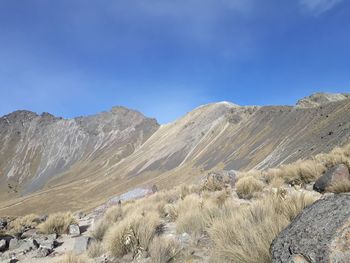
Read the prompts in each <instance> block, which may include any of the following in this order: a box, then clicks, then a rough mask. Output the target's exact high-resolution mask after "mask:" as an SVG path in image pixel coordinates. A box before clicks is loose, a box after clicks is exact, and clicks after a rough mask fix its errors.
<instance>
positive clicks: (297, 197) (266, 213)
mask: <svg viewBox="0 0 350 263" xmlns="http://www.w3.org/2000/svg"><path fill="white" fill-rule="evenodd" d="M314 201H315V199H314V198H313V197H312V196H310V195H305V194H300V193H298V194H294V195H291V196H287V197H286V198H281V197H279V196H268V197H265V199H263V200H259V201H256V202H254V203H253V204H252V205H251V206H248V207H246V206H245V207H241V208H239V209H238V211H237V210H236V212H235V213H226V214H225V215H224V216H220V217H218V218H216V219H215V220H214V222H213V224H212V226H211V227H210V229H209V235H210V237H211V239H212V241H213V243H214V248H213V257H212V262H239V263H264V262H266V263H267V262H271V258H270V253H269V248H270V245H271V243H272V240H273V239H274V238H275V237H276V236H277V235H278V234H279V233H280V231H281V230H283V229H284V228H285V227H286V226H287V225H288V224H289V223H290V222H291V220H292V219H293V218H294V217H295V216H296V215H297V214H298V213H299V212H300V211H301V210H302V209H303V208H305V207H306V206H308V205H310V204H311V203H313V202H314ZM252 248H254V249H252Z"/></svg>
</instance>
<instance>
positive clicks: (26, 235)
mask: <svg viewBox="0 0 350 263" xmlns="http://www.w3.org/2000/svg"><path fill="white" fill-rule="evenodd" d="M36 235H37V231H36V229H29V230H27V231H25V232H24V233H23V234H22V236H21V238H22V239H26V238H34V237H35V236H36Z"/></svg>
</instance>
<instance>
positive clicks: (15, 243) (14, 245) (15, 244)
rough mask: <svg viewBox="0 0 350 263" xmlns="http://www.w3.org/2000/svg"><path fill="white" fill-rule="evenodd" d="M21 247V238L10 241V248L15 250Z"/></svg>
mask: <svg viewBox="0 0 350 263" xmlns="http://www.w3.org/2000/svg"><path fill="white" fill-rule="evenodd" d="M18 247H19V240H18V239H17V238H12V239H11V240H10V242H9V250H13V249H16V248H18Z"/></svg>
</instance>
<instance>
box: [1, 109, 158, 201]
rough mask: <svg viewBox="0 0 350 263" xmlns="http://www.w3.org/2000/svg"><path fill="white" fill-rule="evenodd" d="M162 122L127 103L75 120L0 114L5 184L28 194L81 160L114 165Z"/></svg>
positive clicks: (27, 112) (3, 179)
mask: <svg viewBox="0 0 350 263" xmlns="http://www.w3.org/2000/svg"><path fill="white" fill-rule="evenodd" d="M158 127H159V125H158V124H157V122H156V121H155V120H152V119H147V118H145V117H144V116H143V115H142V114H141V113H139V112H136V111H132V110H128V109H126V108H122V107H115V108H113V109H112V110H111V111H109V112H103V113H101V114H98V115H94V116H88V117H79V118H75V119H72V120H64V119H62V118H56V117H54V116H52V115H50V114H48V113H43V114H42V115H37V114H35V113H33V112H29V111H16V112H13V113H11V114H9V115H6V116H4V117H2V118H1V119H0V180H1V185H4V184H5V183H7V186H8V187H9V188H10V190H11V189H12V190H13V191H19V192H21V193H22V194H26V193H31V192H34V191H37V190H39V189H41V188H43V186H44V185H45V184H46V183H47V182H48V181H49V180H50V179H52V178H54V177H55V176H57V175H58V174H60V173H63V172H65V171H67V170H69V169H70V168H71V167H72V166H74V165H75V164H77V163H80V162H82V163H83V162H84V161H85V162H87V163H91V164H93V163H94V162H96V161H97V160H99V161H100V164H101V165H103V164H105V165H113V164H115V163H118V162H119V161H120V160H122V159H123V158H125V157H127V156H129V155H130V154H131V153H132V152H134V150H135V149H137V148H138V147H140V146H141V145H142V144H143V143H144V142H145V141H146V140H147V139H148V138H149V137H150V136H151V135H152V134H153V133H154V132H155V131H156V130H157V129H158ZM102 156H103V158H101V157H102ZM101 172H102V171H101ZM77 177H79V176H77ZM9 192H11V191H9Z"/></svg>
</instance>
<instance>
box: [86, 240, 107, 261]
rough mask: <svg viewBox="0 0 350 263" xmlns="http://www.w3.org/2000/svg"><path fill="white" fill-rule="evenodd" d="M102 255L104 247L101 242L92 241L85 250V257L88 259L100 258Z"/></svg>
mask: <svg viewBox="0 0 350 263" xmlns="http://www.w3.org/2000/svg"><path fill="white" fill-rule="evenodd" d="M103 253H104V247H103V245H102V243H101V242H98V241H93V242H91V243H90V245H89V248H88V250H87V255H88V256H89V257H90V258H97V257H100V256H101V255H102V254H103Z"/></svg>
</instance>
